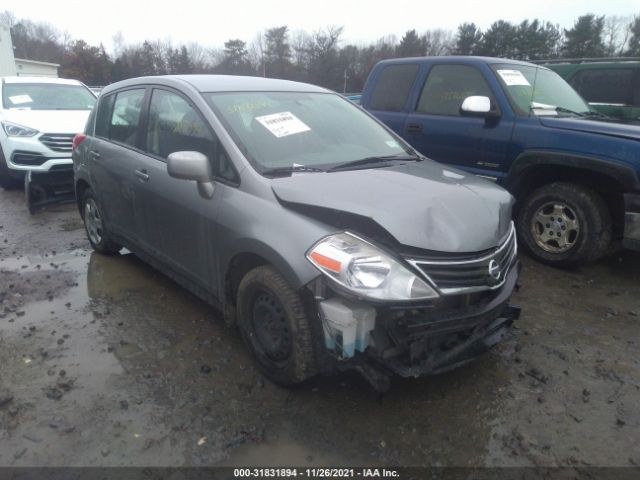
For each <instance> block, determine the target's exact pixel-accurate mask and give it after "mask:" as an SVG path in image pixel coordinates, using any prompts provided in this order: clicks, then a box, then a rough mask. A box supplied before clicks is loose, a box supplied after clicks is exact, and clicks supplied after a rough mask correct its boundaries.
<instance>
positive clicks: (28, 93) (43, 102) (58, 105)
mask: <svg viewBox="0 0 640 480" xmlns="http://www.w3.org/2000/svg"><path fill="white" fill-rule="evenodd" d="M95 103H96V97H95V95H94V94H93V93H91V91H90V90H89V89H87V88H86V87H84V86H82V85H61V84H55V83H5V84H4V85H3V87H2V105H3V106H4V108H6V109H28V110H91V109H92V108H93V105H94V104H95Z"/></svg>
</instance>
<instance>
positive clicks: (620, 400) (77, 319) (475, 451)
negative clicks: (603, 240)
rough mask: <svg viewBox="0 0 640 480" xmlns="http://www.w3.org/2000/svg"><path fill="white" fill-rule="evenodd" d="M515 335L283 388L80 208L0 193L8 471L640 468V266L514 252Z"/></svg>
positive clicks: (210, 315)
mask: <svg viewBox="0 0 640 480" xmlns="http://www.w3.org/2000/svg"><path fill="white" fill-rule="evenodd" d="M522 260H523V263H524V269H523V273H522V288H521V290H520V291H519V293H517V294H516V298H515V303H517V304H520V305H521V306H522V308H523V313H522V316H521V318H520V320H519V321H518V322H517V326H516V327H515V328H514V329H513V330H512V331H511V333H510V334H509V335H508V337H507V338H506V339H505V341H504V342H503V343H502V344H501V345H500V346H499V347H498V348H496V349H494V350H493V351H492V352H490V353H488V354H487V355H485V356H484V357H482V358H480V359H479V360H477V361H475V362H473V363H471V364H469V365H467V366H465V367H463V368H461V369H458V370H456V371H453V372H450V373H447V374H443V375H440V376H437V377H431V378H420V379H411V380H404V379H399V378H396V379H394V380H393V383H392V389H391V391H390V392H388V393H387V394H385V395H384V396H383V397H382V398H378V397H377V396H376V395H374V394H373V393H372V392H371V390H370V389H369V387H368V386H367V385H366V384H365V382H364V381H362V380H361V379H360V378H359V377H357V376H355V375H348V374H345V375H340V376H336V377H323V378H317V379H313V380H311V381H309V382H307V383H305V384H304V385H302V386H300V387H298V388H295V389H291V390H286V389H282V388H279V387H276V386H274V385H273V384H271V383H270V382H269V381H267V380H264V379H263V378H262V376H261V375H260V374H259V373H258V372H257V371H256V370H255V368H254V367H253V365H252V362H251V360H250V358H249V356H248V354H247V352H246V351H245V349H244V347H243V345H242V342H241V340H240V338H239V335H238V333H237V332H236V331H234V330H232V329H228V328H227V327H225V325H224V323H223V322H222V321H221V319H220V318H219V315H218V314H217V313H216V312H215V311H214V310H212V309H211V308H209V307H208V306H207V305H206V304H204V303H203V302H201V301H200V300H198V299H196V298H195V297H194V296H192V295H191V294H189V293H188V292H186V291H185V290H183V289H182V288H180V287H179V286H177V285H176V284H174V283H173V282H172V281H170V280H168V279H167V278H165V277H163V276H162V275H161V274H160V273H158V272H156V271H154V270H153V269H151V268H150V267H148V266H146V265H145V264H143V263H142V262H141V261H139V260H137V259H136V258H135V257H134V256H133V255H130V254H129V255H120V256H116V257H103V256H100V255H96V254H94V253H92V252H91V250H90V249H89V245H88V242H87V241H86V239H85V236H84V231H83V229H82V224H81V222H80V218H79V216H78V213H77V211H76V210H75V209H74V207H73V206H71V205H67V206H58V207H55V208H52V209H49V210H48V211H45V212H41V213H38V214H36V215H35V216H30V215H28V213H27V212H26V208H25V206H24V198H23V194H22V192H6V191H3V190H0V302H1V303H0V466H36V465H49V466H84V465H94V466H96V465H99V466H114V465H118V466H120V465H126V466H142V465H144V466H169V465H171V466H186V465H189V466H191V465H194V466H197V465H263V466H267V465H291V464H293V465H299V466H304V465H346V464H348V465H366V466H370V465H404V466H418V465H430V466H449V465H454V466H531V465H536V466H558V465H561V466H564V465H571V466H584V465H598V466H605V465H606V466H633V465H636V466H637V465H640V447H639V445H640V428H639V427H640V363H639V359H640V355H639V353H640V348H639V345H638V341H639V340H638V332H639V331H640V329H639V322H640V318H639V315H640V255H639V254H637V253H631V252H626V253H623V254H620V255H617V256H614V257H612V258H609V259H607V260H605V261H602V262H600V263H598V264H596V265H591V266H588V267H584V268H581V269H579V270H574V271H562V270H555V269H552V268H549V267H545V266H542V265H540V264H537V263H535V262H534V261H532V260H530V259H528V258H527V257H526V256H524V255H523V258H522Z"/></svg>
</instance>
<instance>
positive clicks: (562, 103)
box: [492, 64, 590, 116]
mask: <svg viewBox="0 0 640 480" xmlns="http://www.w3.org/2000/svg"><path fill="white" fill-rule="evenodd" d="M492 67H493V69H494V71H495V74H496V77H497V78H498V80H499V81H500V83H501V84H502V86H503V88H504V89H505V90H506V92H507V95H508V96H509V100H510V101H511V105H512V106H513V107H514V109H515V110H516V111H517V112H518V113H519V114H521V115H531V114H533V115H553V116H581V115H583V114H584V113H587V112H589V110H590V109H589V105H587V103H586V102H585V101H584V100H583V99H582V98H581V97H580V95H578V93H577V92H576V91H575V90H574V89H573V88H572V87H571V85H569V84H568V83H567V82H565V81H564V80H563V79H562V77H561V76H560V75H558V74H557V73H555V72H553V71H551V70H549V69H548V68H546V67H536V66H533V65H518V64H502V65H492Z"/></svg>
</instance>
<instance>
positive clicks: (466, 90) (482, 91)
mask: <svg viewBox="0 0 640 480" xmlns="http://www.w3.org/2000/svg"><path fill="white" fill-rule="evenodd" d="M472 95H482V96H485V97H489V98H491V97H492V94H491V89H490V88H489V85H488V84H487V82H486V80H485V79H484V77H483V76H482V73H480V72H479V71H478V70H477V69H475V68H474V67H470V66H468V65H434V66H433V67H432V68H431V70H430V71H429V76H428V77H427V81H426V82H425V83H424V87H423V88H422V93H421V94H420V100H419V101H418V108H417V109H416V111H417V112H418V113H429V114H433V115H456V116H457V115H460V107H461V106H462V102H463V101H464V99H465V98H467V97H470V96H472Z"/></svg>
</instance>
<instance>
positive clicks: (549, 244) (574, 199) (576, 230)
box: [517, 183, 612, 266]
mask: <svg viewBox="0 0 640 480" xmlns="http://www.w3.org/2000/svg"><path fill="white" fill-rule="evenodd" d="M517 225H518V233H519V235H520V240H521V243H522V244H523V245H524V246H525V247H526V248H527V250H528V251H529V252H530V253H531V254H532V255H533V256H534V257H535V258H536V259H537V260H539V261H541V262H543V263H546V264H549V265H552V266H572V265H577V264H580V263H586V262H591V261H595V260H597V259H598V258H600V257H601V256H602V255H603V254H604V253H605V252H606V251H607V248H608V247H609V245H610V243H611V235H612V228H611V214H610V213H609V209H608V208H607V205H606V203H605V202H604V200H603V199H602V197H601V196H600V195H599V194H598V193H596V192H594V191H592V190H591V189H589V188H586V187H583V186H581V185H575V184H572V183H552V184H549V185H545V186H543V187H541V188H539V189H537V190H535V191H533V192H532V193H531V194H529V196H528V197H526V198H525V199H524V201H523V205H522V207H521V208H520V211H519V213H518V217H517Z"/></svg>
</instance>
